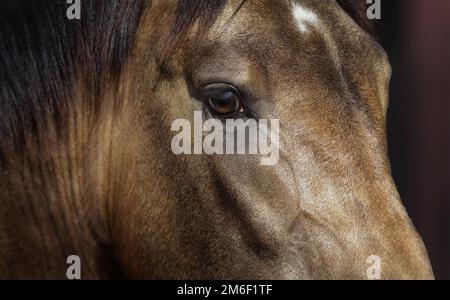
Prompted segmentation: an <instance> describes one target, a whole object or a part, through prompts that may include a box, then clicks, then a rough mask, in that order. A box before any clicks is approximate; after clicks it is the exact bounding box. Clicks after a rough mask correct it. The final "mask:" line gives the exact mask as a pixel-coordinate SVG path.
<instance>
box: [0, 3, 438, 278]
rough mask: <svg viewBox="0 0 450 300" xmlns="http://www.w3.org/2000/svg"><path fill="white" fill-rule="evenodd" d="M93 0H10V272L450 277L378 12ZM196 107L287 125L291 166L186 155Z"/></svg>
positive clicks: (3, 213) (0, 194)
mask: <svg viewBox="0 0 450 300" xmlns="http://www.w3.org/2000/svg"><path fill="white" fill-rule="evenodd" d="M8 2H9V3H8ZM81 2H82V7H81V20H68V19H67V17H66V9H67V4H66V3H65V1H56V0H54V1H27V0H22V1H6V5H3V4H2V6H5V7H2V9H1V12H2V13H1V14H2V15H1V17H0V55H1V56H0V97H1V98H0V206H1V210H0V277H1V278H8V279H10V278H65V276H66V269H67V267H68V266H67V264H66V259H67V257H68V256H71V255H77V256H79V257H80V259H81V266H82V278H84V279H90V278H93V279H96V278H144V279H366V278H367V270H368V269H370V267H371V265H370V264H368V262H369V263H370V260H368V258H370V257H372V258H373V257H375V258H379V262H378V267H379V272H380V277H381V278H383V279H419V278H420V279H430V278H433V273H432V270H431V267H430V263H429V261H428V257H427V253H426V250H425V247H424V245H423V243H422V240H421V239H420V237H419V236H418V234H417V232H416V230H415V229H414V226H413V224H412V222H411V221H410V219H409V217H408V216H407V213H406V211H405V209H404V207H403V206H402V204H401V201H400V199H399V195H398V193H397V190H396V187H395V185H394V182H393V180H392V177H391V174H390V166H389V161H388V157H387V145H386V122H385V121H386V118H385V117H386V111H387V106H388V82H389V77H390V66H389V62H388V59H387V56H386V54H385V52H384V51H383V49H382V48H381V47H380V46H379V44H378V43H377V42H376V41H375V39H374V38H373V37H372V36H371V35H370V34H369V33H368V31H370V25H369V24H368V22H367V21H366V20H365V9H366V5H365V1H364V0H361V1H351V0H348V1H345V0H341V1H336V0H320V1H319V0H277V1H275V0H244V1H242V0H229V1H226V0H153V1H144V0H108V1H106V0H105V1H81ZM3 3H5V1H3ZM8 4H9V5H8ZM195 111H203V115H204V118H205V119H216V120H218V121H219V122H221V123H224V122H226V121H227V120H229V119H245V120H249V119H252V120H256V121H257V122H259V121H260V120H263V119H268V120H279V121H280V124H281V131H280V136H279V151H280V152H279V153H280V155H279V160H278V162H277V163H276V164H274V165H261V164H260V160H259V159H258V157H259V156H260V155H175V154H174V153H173V152H172V150H171V142H172V139H173V132H172V131H171V125H172V123H173V122H174V121H175V120H177V119H186V120H188V121H192V122H193V116H194V112H195Z"/></svg>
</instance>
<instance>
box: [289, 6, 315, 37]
mask: <svg viewBox="0 0 450 300" xmlns="http://www.w3.org/2000/svg"><path fill="white" fill-rule="evenodd" d="M292 15H293V16H294V18H295V21H296V23H297V26H298V29H299V30H300V31H301V32H303V33H308V26H317V25H319V18H318V17H317V15H316V14H315V13H314V12H313V11H311V10H310V9H308V8H306V7H303V6H301V5H300V4H298V3H294V4H293V6H292Z"/></svg>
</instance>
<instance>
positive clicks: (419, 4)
mask: <svg viewBox="0 0 450 300" xmlns="http://www.w3.org/2000/svg"><path fill="white" fill-rule="evenodd" d="M378 37H379V40H380V42H381V44H383V46H384V47H385V49H386V51H387V52H388V55H389V57H390V61H391V64H392V67H393V77H392V82H391V102H390V110H389V115H388V130H389V132H388V134H389V146H390V157H391V163H392V169H393V174H394V178H395V181H396V183H397V186H398V188H399V191H400V194H401V196H402V200H403V202H404V204H405V206H406V207H407V210H408V212H409V214H410V216H411V218H412V219H413V222H414V224H415V225H416V227H417V229H418V230H419V232H420V234H421V235H422V237H423V239H424V241H425V244H426V246H427V249H428V252H429V255H430V258H431V261H432V264H433V269H434V272H435V275H436V277H437V278H438V279H450V0H432V1H430V0H394V1H393V0H384V1H382V20H381V21H380V22H379V24H378Z"/></svg>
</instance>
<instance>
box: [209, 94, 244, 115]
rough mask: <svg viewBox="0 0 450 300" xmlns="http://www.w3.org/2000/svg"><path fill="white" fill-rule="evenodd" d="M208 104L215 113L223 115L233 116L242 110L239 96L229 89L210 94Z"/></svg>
mask: <svg viewBox="0 0 450 300" xmlns="http://www.w3.org/2000/svg"><path fill="white" fill-rule="evenodd" d="M208 106H209V108H210V110H211V112H212V113H213V114H215V115H218V116H221V117H227V116H228V117H229V116H233V115H235V114H237V113H239V112H241V111H242V103H241V100H240V98H239V96H238V95H237V94H236V93H235V92H233V91H228V90H227V91H221V92H219V93H215V94H214V95H211V96H209V98H208Z"/></svg>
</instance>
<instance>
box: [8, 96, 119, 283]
mask: <svg viewBox="0 0 450 300" xmlns="http://www.w3.org/2000/svg"><path fill="white" fill-rule="evenodd" d="M79 90H81V91H84V89H79ZM89 98H90V96H89V95H88V93H87V92H86V93H84V92H82V93H77V94H76V95H75V96H74V97H73V99H71V100H69V101H68V102H67V103H70V105H68V106H67V108H60V110H59V111H58V112H55V111H54V110H49V111H48V112H46V113H45V114H43V115H42V116H39V119H40V120H41V122H40V124H39V125H38V126H37V127H36V130H34V131H31V130H27V129H25V128H18V129H17V131H21V134H22V135H23V137H24V139H23V142H22V143H20V145H18V144H19V142H18V141H17V139H11V140H10V141H6V142H5V141H3V143H2V145H1V146H2V147H1V150H2V154H3V155H2V156H5V160H4V161H3V163H2V165H1V166H0V171H1V172H0V191H1V193H2V194H1V196H0V205H1V206H2V210H1V211H0V227H1V228H2V230H0V242H1V243H2V247H0V255H1V257H2V260H0V261H1V262H0V277H2V276H4V277H5V278H24V277H25V278H27V276H32V277H33V278H40V276H46V277H47V278H63V277H64V276H65V271H66V269H67V267H68V266H67V264H66V259H67V257H68V256H71V255H78V256H79V257H80V259H81V262H82V265H83V278H100V277H107V276H109V274H111V270H109V269H107V268H106V267H105V266H107V265H111V263H110V261H108V259H105V260H106V261H105V262H99V261H97V258H98V257H103V256H104V257H108V256H107V255H106V253H105V251H106V248H107V246H108V243H109V234H108V224H107V222H106V221H105V220H106V219H107V214H108V213H107V210H106V207H107V201H108V199H107V198H108V195H109V194H110V193H111V191H108V189H109V187H110V186H111V185H112V183H111V182H110V181H109V179H108V178H109V177H110V176H109V175H110V172H111V168H110V167H109V166H110V162H111V161H113V160H114V158H113V157H112V153H113V151H112V149H111V146H112V144H113V143H112V136H113V133H112V132H113V131H114V129H113V125H112V124H113V119H112V118H113V116H112V112H111V111H112V108H111V107H110V106H111V105H110V104H108V102H106V101H105V102H104V104H103V105H101V107H99V108H98V109H97V111H96V110H95V109H94V108H93V107H92V105H91V103H92V101H91V100H92V99H90V100H89ZM102 102H103V101H102ZM60 104H61V103H60ZM61 106H62V105H61ZM17 147H20V149H17ZM3 262H14V267H11V266H10V265H9V264H8V263H5V264H4V263H3ZM22 270H27V273H26V274H22V273H21V272H23V271H22ZM33 270H34V272H35V273H34V274H33ZM43 274H45V275H43Z"/></svg>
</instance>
